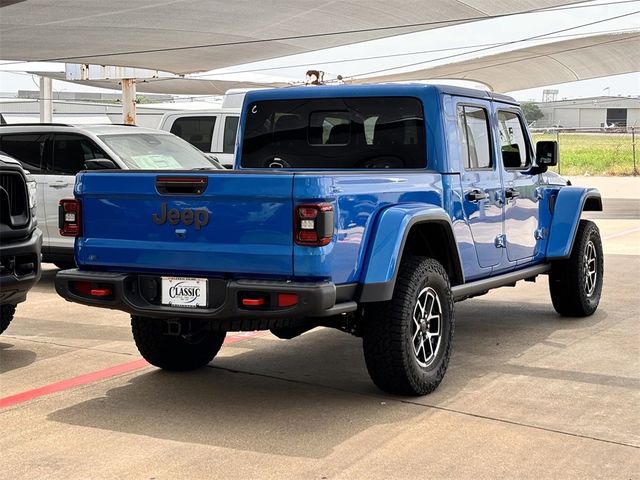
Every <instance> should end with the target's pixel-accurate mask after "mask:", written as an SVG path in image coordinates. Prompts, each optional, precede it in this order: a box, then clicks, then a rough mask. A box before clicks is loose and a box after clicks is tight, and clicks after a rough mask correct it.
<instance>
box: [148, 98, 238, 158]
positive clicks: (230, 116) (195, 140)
mask: <svg viewBox="0 0 640 480" xmlns="http://www.w3.org/2000/svg"><path fill="white" fill-rule="evenodd" d="M239 118H240V109H235V108H234V109H227V108H220V109H215V110H184V111H179V112H170V113H165V114H164V116H163V117H162V120H161V121H160V126H159V127H158V128H159V129H160V130H165V131H167V132H171V133H173V134H174V135H177V136H178V137H180V138H182V139H184V140H186V141H187V142H189V143H190V144H191V145H193V146H194V147H197V148H199V149H200V150H202V151H203V152H205V153H212V154H213V155H214V156H215V157H216V158H217V159H218V162H220V163H221V164H222V165H224V166H225V167H227V168H232V167H233V161H234V151H235V147H236V133H237V131H238V120H239Z"/></svg>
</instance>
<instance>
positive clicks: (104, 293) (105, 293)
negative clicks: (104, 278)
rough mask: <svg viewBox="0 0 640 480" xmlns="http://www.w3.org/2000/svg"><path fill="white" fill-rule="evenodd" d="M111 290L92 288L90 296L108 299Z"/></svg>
mask: <svg viewBox="0 0 640 480" xmlns="http://www.w3.org/2000/svg"><path fill="white" fill-rule="evenodd" d="M111 293H112V292H111V290H110V289H109V288H92V289H91V296H92V297H109V296H111Z"/></svg>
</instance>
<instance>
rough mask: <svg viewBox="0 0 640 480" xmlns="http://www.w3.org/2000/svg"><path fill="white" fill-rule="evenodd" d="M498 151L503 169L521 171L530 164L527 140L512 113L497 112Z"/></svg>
mask: <svg viewBox="0 0 640 480" xmlns="http://www.w3.org/2000/svg"><path fill="white" fill-rule="evenodd" d="M498 124H499V127H500V150H501V152H502V162H503V164H504V168H507V169H509V168H513V169H522V168H527V167H528V166H529V165H530V164H531V161H530V157H529V150H530V149H529V148H528V143H527V139H526V136H525V133H524V129H523V128H522V123H521V122H520V118H519V117H518V115H517V114H516V113H514V112H507V111H503V110H500V111H498Z"/></svg>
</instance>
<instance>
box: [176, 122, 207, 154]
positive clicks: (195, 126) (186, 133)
mask: <svg viewBox="0 0 640 480" xmlns="http://www.w3.org/2000/svg"><path fill="white" fill-rule="evenodd" d="M215 126H216V117H212V116H203V117H183V118H178V119H177V120H176V121H175V122H173V125H171V133H173V134H174V135H177V136H179V137H180V138H182V139H184V140H186V141H187V142H189V143H190V144H191V145H193V146H194V147H196V148H199V149H200V150H202V151H203V152H209V151H211V138H212V137H213V129H214V127H215Z"/></svg>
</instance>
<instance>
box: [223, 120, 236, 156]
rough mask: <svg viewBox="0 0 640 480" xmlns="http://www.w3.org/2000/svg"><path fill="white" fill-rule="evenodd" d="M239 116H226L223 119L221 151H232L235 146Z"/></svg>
mask: <svg viewBox="0 0 640 480" xmlns="http://www.w3.org/2000/svg"><path fill="white" fill-rule="evenodd" d="M239 119H240V117H227V118H226V119H225V121H224V138H223V140H222V153H233V152H234V150H235V148H236V134H237V133H238V120H239Z"/></svg>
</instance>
